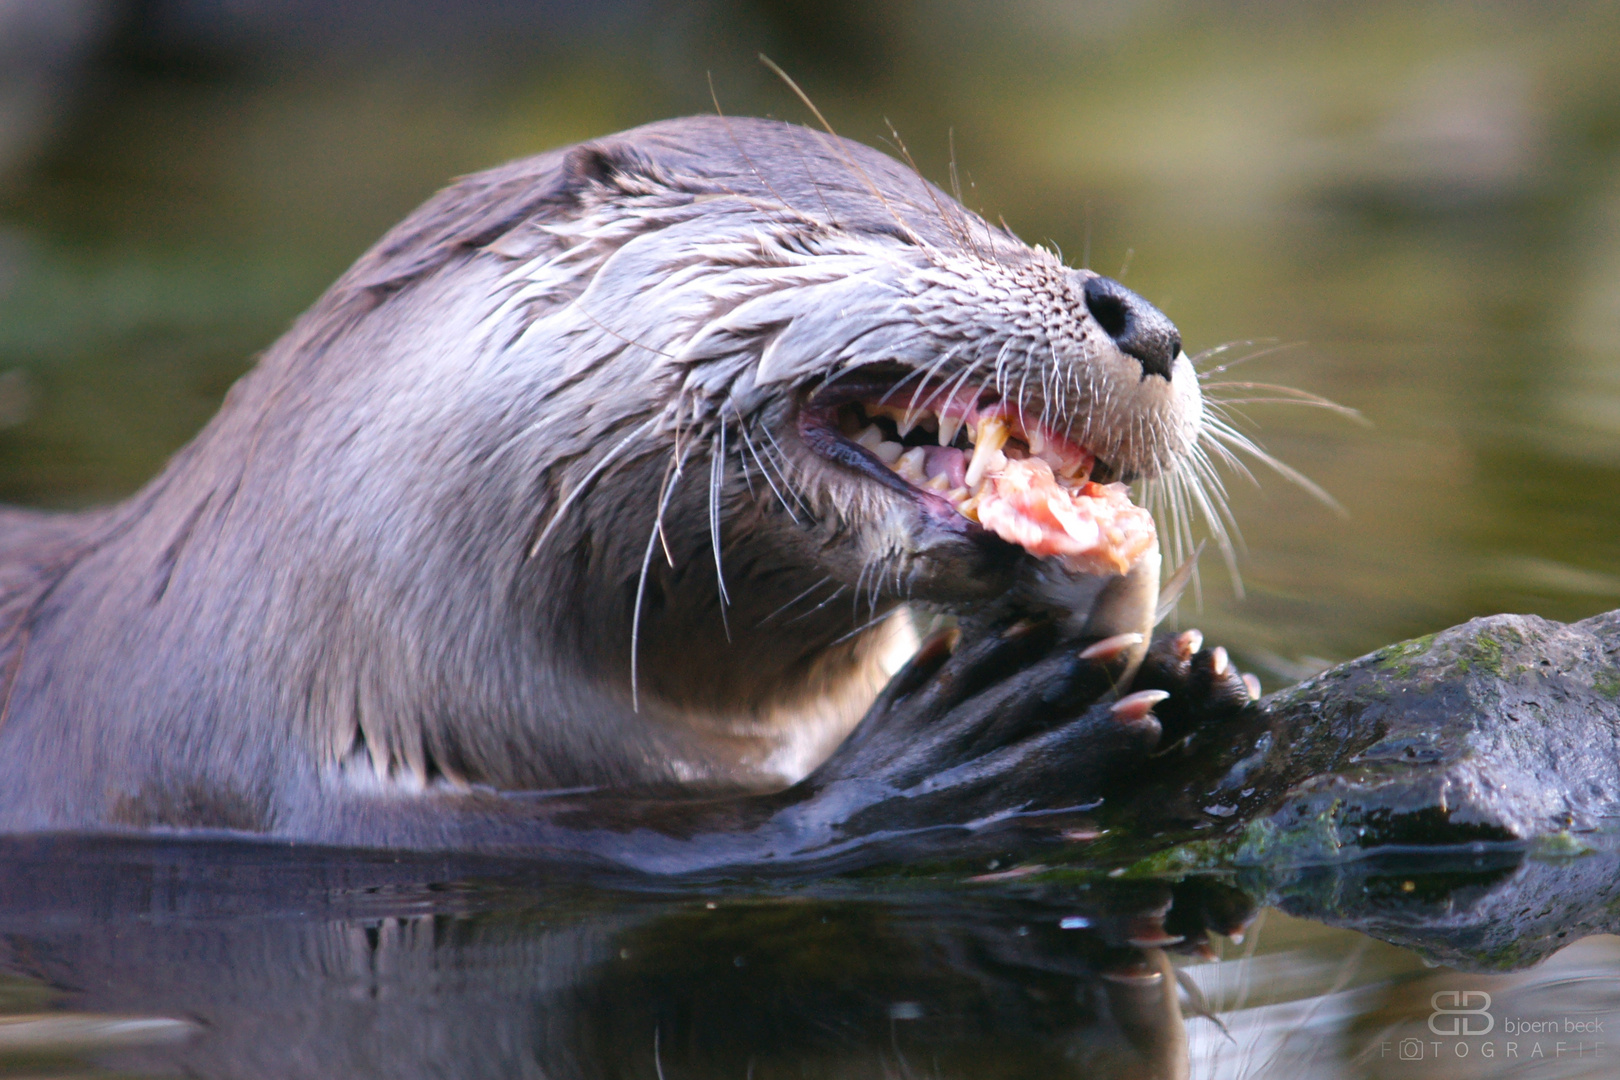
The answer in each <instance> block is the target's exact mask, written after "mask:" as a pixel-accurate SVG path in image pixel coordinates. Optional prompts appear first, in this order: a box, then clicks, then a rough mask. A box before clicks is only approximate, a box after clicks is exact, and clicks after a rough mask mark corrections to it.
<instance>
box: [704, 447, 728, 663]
mask: <svg viewBox="0 0 1620 1080" xmlns="http://www.w3.org/2000/svg"><path fill="white" fill-rule="evenodd" d="M713 446H714V452H713V453H712V454H711V455H710V457H709V540H710V543H711V545H712V546H713V548H714V579H715V583H716V585H717V586H718V588H719V590H720V626H721V629H723V630H724V631H725V634H726V640H727V641H730V640H731V622H730V620H729V619H728V618H727V617H726V608H728V607H730V606H731V597H730V596H729V595H727V593H726V572H725V569H724V568H723V567H722V566H721V565H720V487H721V485H722V484H723V483H724V482H725V469H726V425H725V424H721V425H720V430H719V431H717V432H716V433H715V436H714V443H713Z"/></svg>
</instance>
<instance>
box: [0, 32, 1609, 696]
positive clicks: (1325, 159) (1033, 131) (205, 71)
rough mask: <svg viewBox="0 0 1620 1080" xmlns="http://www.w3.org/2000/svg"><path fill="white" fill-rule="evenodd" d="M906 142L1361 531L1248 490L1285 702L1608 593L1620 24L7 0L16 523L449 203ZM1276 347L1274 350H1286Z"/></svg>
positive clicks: (2, 397) (1596, 605)
mask: <svg viewBox="0 0 1620 1080" xmlns="http://www.w3.org/2000/svg"><path fill="white" fill-rule="evenodd" d="M759 52H765V53H767V54H769V55H770V56H772V57H773V58H774V59H775V60H777V61H778V62H780V63H781V64H782V65H783V66H784V67H785V68H786V69H787V70H788V71H789V72H790V73H792V74H793V75H794V76H795V77H796V78H797V79H799V81H800V82H801V83H802V84H803V85H804V87H805V88H806V90H807V91H808V92H809V93H810V94H811V95H812V96H813V97H814V98H815V99H816V101H817V102H818V104H819V105H820V107H821V108H822V110H823V112H824V113H825V114H826V115H827V117H828V118H829V119H830V120H831V121H832V123H833V124H834V126H836V127H837V128H838V129H839V131H840V133H842V134H845V135H849V136H852V137H854V138H857V139H861V140H863V141H866V142H871V143H875V144H878V145H882V144H883V143H884V141H885V140H886V139H888V138H889V127H888V125H889V124H890V123H892V124H893V125H894V127H895V128H896V129H898V131H899V132H900V134H901V136H902V137H903V138H904V139H905V141H906V143H907V144H908V146H909V147H910V149H911V151H912V153H913V154H914V156H915V157H916V159H917V161H918V163H919V165H920V166H921V168H922V169H923V171H924V172H925V173H926V174H928V175H929V176H930V177H931V178H933V179H935V180H937V181H941V182H944V181H946V180H947V177H948V169H949V162H950V158H951V153H952V148H953V146H954V153H955V158H956V160H957V162H958V166H959V169H960V172H961V175H962V177H963V181H964V188H965V200H966V201H967V202H968V203H970V204H971V205H972V206H973V207H974V208H975V209H980V210H982V211H983V212H984V213H986V215H987V216H989V217H991V218H992V219H995V218H997V217H1003V218H1005V219H1006V221H1007V223H1008V224H1009V225H1010V226H1011V227H1012V228H1013V229H1014V230H1015V231H1016V232H1018V233H1019V234H1020V235H1021V236H1023V237H1024V238H1025V239H1026V240H1029V241H1031V242H1049V243H1052V244H1055V245H1056V246H1057V247H1059V248H1060V249H1061V251H1062V252H1063V253H1064V255H1065V257H1066V258H1067V259H1068V261H1070V262H1071V263H1073V264H1077V265H1078V264H1081V263H1084V264H1086V265H1089V266H1091V267H1093V268H1095V269H1097V270H1099V271H1101V272H1103V273H1106V274H1110V275H1113V276H1115V277H1119V278H1121V279H1122V280H1124V281H1125V283H1126V284H1128V285H1129V286H1130V287H1131V288H1133V289H1135V290H1137V291H1138V292H1140V293H1142V294H1143V295H1145V296H1147V297H1148V298H1149V299H1151V300H1152V301H1154V302H1155V303H1156V304H1158V305H1159V306H1160V307H1161V308H1163V309H1164V310H1165V311H1166V312H1167V313H1168V314H1169V315H1170V316H1171V317H1172V318H1173V319H1175V320H1176V322H1177V323H1178V324H1179V326H1180V328H1181V330H1182V333H1183V336H1184V338H1185V340H1186V342H1187V346H1188V349H1189V351H1190V352H1191V351H1196V350H1201V349H1208V348H1210V347H1213V346H1219V345H1223V344H1227V343H1234V342H1235V343H1242V342H1257V343H1258V344H1254V345H1244V344H1238V345H1237V346H1236V347H1235V348H1233V349H1232V350H1231V351H1230V352H1228V353H1226V354H1224V356H1223V357H1222V359H1230V358H1233V357H1244V356H1249V355H1251V354H1263V355H1256V356H1255V357H1254V358H1253V359H1250V360H1247V361H1246V362H1245V363H1244V364H1243V365H1242V366H1241V367H1239V368H1237V369H1236V370H1235V371H1233V372H1232V373H1231V374H1230V375H1229V376H1226V377H1228V378H1242V379H1252V380H1256V381H1261V382H1273V383H1281V384H1285V385H1289V386H1295V387H1300V388H1303V389H1306V390H1309V391H1312V392H1315V393H1319V394H1323V395H1326V396H1328V397H1331V398H1333V399H1334V400H1336V401H1339V402H1342V403H1344V404H1345V405H1347V406H1351V407H1353V408H1355V409H1357V410H1360V411H1361V413H1362V414H1364V416H1365V417H1366V418H1367V420H1368V421H1369V422H1370V424H1369V426H1366V427H1360V426H1357V425H1355V424H1352V423H1350V422H1347V421H1346V420H1344V419H1342V418H1339V417H1336V416H1333V415H1331V414H1327V413H1323V412H1319V411H1313V410H1309V409H1299V408H1294V409H1287V408H1282V407H1278V406H1269V405H1257V406H1254V407H1253V408H1251V409H1248V410H1247V411H1248V415H1249V417H1250V419H1251V420H1252V422H1253V427H1252V429H1251V430H1252V431H1253V432H1254V433H1255V434H1256V435H1257V436H1258V437H1259V438H1260V439H1261V440H1262V441H1263V442H1264V443H1265V444H1266V445H1267V446H1268V447H1269V448H1270V449H1271V450H1272V451H1274V452H1275V453H1276V454H1277V455H1278V456H1279V457H1281V458H1282V459H1283V460H1285V461H1287V462H1289V463H1290V464H1292V465H1294V466H1296V467H1298V468H1299V469H1301V470H1302V471H1304V472H1305V473H1307V474H1308V475H1310V476H1311V477H1313V478H1314V479H1315V480H1317V481H1318V482H1320V483H1321V484H1322V485H1323V486H1324V487H1325V488H1327V489H1328V490H1329V491H1331V492H1332V493H1333V495H1334V496H1335V497H1336V498H1337V499H1338V500H1339V501H1340V502H1342V504H1343V505H1344V507H1345V508H1346V510H1347V511H1348V516H1347V517H1343V518H1341V517H1339V516H1337V515H1336V514H1334V513H1333V512H1332V511H1330V510H1328V509H1326V508H1324V507H1322V506H1321V505H1320V504H1318V503H1316V502H1314V501H1312V499H1311V498H1310V497H1308V496H1307V495H1305V494H1304V493H1302V492H1301V491H1299V490H1298V489H1296V488H1294V487H1291V486H1290V485H1289V484H1288V483H1287V482H1285V481H1283V480H1280V479H1278V478H1276V477H1274V476H1269V475H1267V474H1265V473H1264V472H1261V473H1260V474H1259V475H1260V478H1261V480H1262V486H1260V487H1259V488H1255V487H1253V486H1251V485H1250V484H1248V483H1247V482H1246V481H1244V480H1243V479H1242V478H1241V477H1236V476H1234V477H1232V478H1231V479H1232V495H1233V503H1234V509H1235V513H1236V515H1237V518H1238V520H1239V522H1240V524H1241V525H1242V529H1243V533H1244V538H1245V541H1246V551H1245V552H1244V553H1243V555H1242V556H1241V558H1240V560H1239V565H1240V569H1241V571H1242V576H1243V584H1244V587H1245V590H1246V592H1245V595H1244V596H1243V597H1242V598H1240V597H1239V596H1238V595H1237V594H1236V591H1235V590H1234V588H1233V587H1231V586H1230V585H1229V584H1228V583H1227V579H1226V574H1225V572H1224V570H1222V569H1221V566H1220V560H1219V558H1218V557H1213V558H1212V557H1210V556H1209V555H1206V557H1205V560H1204V570H1205V573H1204V582H1203V584H1204V588H1203V601H1202V609H1201V610H1199V609H1198V608H1197V606H1196V605H1195V604H1194V603H1193V602H1191V601H1189V602H1188V603H1186V604H1184V605H1183V610H1182V613H1181V615H1180V619H1181V621H1182V623H1183V624H1197V625H1200V626H1202V627H1203V628H1204V629H1205V630H1206V631H1207V632H1209V633H1210V634H1211V635H1212V636H1216V637H1218V638H1220V639H1221V640H1223V641H1226V642H1227V643H1228V644H1230V645H1232V646H1235V650H1236V651H1237V652H1239V653H1240V655H1241V656H1242V657H1243V659H1244V660H1246V661H1247V662H1248V663H1249V664H1251V665H1254V666H1257V667H1258V668H1259V670H1260V671H1261V673H1262V675H1264V676H1265V677H1266V680H1267V683H1268V685H1275V684H1276V683H1277V682H1279V681H1283V680H1288V679H1292V678H1296V677H1298V676H1299V675H1301V674H1303V673H1305V672H1308V671H1310V670H1312V669H1313V668H1314V667H1315V666H1317V665H1319V664H1320V663H1321V662H1322V661H1324V660H1338V659H1343V658H1346V657H1349V656H1353V655H1356V654H1359V653H1361V652H1364V651H1366V650H1368V649H1371V648H1374V647H1376V646H1378V645H1381V644H1383V643H1386V642H1388V641H1391V640H1394V639H1396V638H1401V637H1405V636H1409V635H1412V634H1416V633H1421V632H1424V631H1427V630H1432V629H1435V628H1437V627H1440V626H1443V625H1447V624H1450V623H1454V622H1458V621H1461V620H1463V619H1465V618H1468V617H1470V616H1473V615H1478V614H1485V613H1490V612H1496V611H1533V612H1538V613H1541V614H1544V615H1547V616H1549V617H1553V618H1559V619H1572V618H1578V617H1582V616H1585V615H1589V614H1592V613H1595V612H1597V611H1601V610H1605V609H1607V608H1611V607H1615V606H1617V605H1620V558H1617V556H1620V529H1617V528H1616V524H1617V521H1620V515H1617V513H1616V510H1617V507H1620V78H1617V77H1616V72H1617V59H1620V6H1616V5H1615V4H1551V3H1547V4H1483V3H1470V4H1455V3H1387V4H1379V3H1366V2H1356V3H1331V2H1314V3H1300V4H1292V5H1282V4H1266V3H1229V4H1219V5H1214V4H1193V3H1182V2H1175V0H1104V2H1086V3H1059V2H1056V0H1024V2H1008V3H996V4H972V3H965V2H964V3H950V2H943V3H923V2H920V0H919V2H907V3H893V4H873V3H860V2H856V0H835V2H831V3H816V2H813V0H752V2H750V0H731V2H727V0H712V2H700V3H693V4H682V5H673V4H664V3H658V2H653V0H646V2H634V0H630V2H606V3H596V4H588V3H564V2H557V0H553V2H538V3H535V2H527V3H524V2H517V0H482V2H479V0H463V2H461V3H455V2H452V0H401V2H395V3H382V2H375V0H351V2H347V3H344V4H325V3H319V2H316V0H214V2H207V3H205V2H203V0H148V2H119V0H60V2H55V3H49V4H46V3H35V2H30V0H0V500H5V501H10V502H17V503H24V504H30V505H36V506H49V507H77V506H84V505H89V504H93V503H96V502H99V501H105V500H109V499H115V498H118V497H121V496H123V495H125V494H127V493H129V492H131V491H133V490H134V489H135V488H136V487H138V486H139V485H140V484H141V483H142V482H143V481H144V480H146V479H147V478H148V477H149V476H150V475H151V474H152V473H153V472H154V471H155V470H156V469H157V468H158V467H159V465H160V464H161V463H162V462H163V460H164V459H165V458H166V457H167V455H169V454H170V453H172V452H173V451H174V449H175V448H176V447H178V446H179V445H180V444H181V443H183V442H184V441H185V440H186V439H187V438H188V437H189V436H190V435H191V434H192V433H193V432H194V431H195V430H196V429H197V428H198V426H199V425H201V424H202V422H203V421H204V420H205V419H206V418H207V417H208V416H209V415H210V413H211V412H212V411H213V410H214V408H215V407H216V406H217V404H218V402H219V399H220V397H221V395H222V394H223V393H224V391H225V389H226V388H227V387H228V386H229V385H230V383H231V382H232V381H233V380H234V379H235V378H236V377H237V376H238V375H240V374H241V373H242V372H243V371H244V370H245V369H246V368H247V366H248V365H249V364H251V362H252V359H253V356H254V354H255V353H256V352H257V351H258V350H262V349H263V348H264V347H265V346H267V345H268V344H269V343H270V342H271V341H273V340H274V339H275V337H276V336H277V335H278V333H279V332H280V331H281V330H282V329H283V328H284V327H286V325H287V324H288V322H289V321H290V320H291V319H292V318H293V316H295V315H296V314H297V313H298V312H299V311H300V310H302V309H303V308H304V307H305V306H306V305H308V304H309V303H310V302H311V301H312V300H313V299H314V298H315V297H316V296H317V295H318V294H319V293H320V291H321V290H322V289H323V288H324V287H325V286H326V285H327V284H328V283H329V282H330V281H331V280H332V279H333V278H334V277H335V276H336V275H337V274H338V273H340V272H341V271H342V270H343V268H344V267H345V266H346V265H347V264H348V263H349V262H350V261H351V260H352V259H354V258H355V257H356V256H357V255H359V254H360V253H361V252H362V251H363V250H364V249H365V248H366V247H367V245H368V244H369V243H370V242H371V241H372V240H374V239H375V238H376V237H377V236H378V235H379V234H380V233H381V232H382V231H383V230H384V229H386V228H387V227H388V226H389V225H390V224H391V223H392V222H394V221H395V220H396V219H397V218H399V217H400V216H401V215H403V214H404V213H405V212H407V211H408V210H409V209H411V207H413V206H414V205H415V204H416V203H418V202H419V201H421V200H422V199H423V198H424V197H425V196H426V195H428V194H429V193H430V192H431V191H433V190H434V189H435V188H436V187H438V186H439V185H441V184H442V183H443V182H444V181H445V180H446V179H448V178H449V177H451V176H453V175H455V174H458V173H462V172H467V171H472V170H476V169H479V168H483V167H485V166H489V165H493V164H496V163H498V162H500V161H503V160H505V159H508V158H511V157H515V156H519V155H522V154H527V153H532V152H534V151H538V150H542V149H545V148H548V147H551V146H555V145H558V144H561V143H567V142H572V141H575V140H578V139H582V138H586V137H589V136H593V135H601V134H606V133H609V132H612V131H615V130H618V129H621V128H624V127H628V126H631V125H634V124H638V123H642V122H644V121H649V120H654V119H658V118H661V117H667V116H672V115H679V114H683V113H693V112H706V111H711V110H712V109H713V107H714V106H713V102H712V101H711V98H710V84H711V79H712V85H713V88H714V93H715V94H716V95H717V96H718V99H719V102H720V105H721V106H722V107H723V108H724V109H725V110H726V111H727V112H730V113H739V114H742V113H749V114H762V115H763V114H768V115H774V116H778V117H782V118H785V119H791V120H799V121H803V120H806V119H808V118H807V117H806V115H805V110H804V109H803V107H802V106H801V105H800V104H799V103H798V102H797V101H796V100H795V99H794V98H793V96H792V95H791V93H790V92H788V91H787V90H786V89H785V88H784V87H783V86H782V85H781V84H780V83H779V82H778V81H777V80H776V78H775V77H774V76H773V75H771V74H770V73H769V72H768V71H767V70H766V69H765V68H764V67H763V66H762V65H760V64H759V63H758V61H757V60H756V59H755V56H756V54H757V53H759ZM1273 344H1275V345H1278V346H1283V347H1282V348H1278V349H1275V350H1273V349H1272V345H1273Z"/></svg>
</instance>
